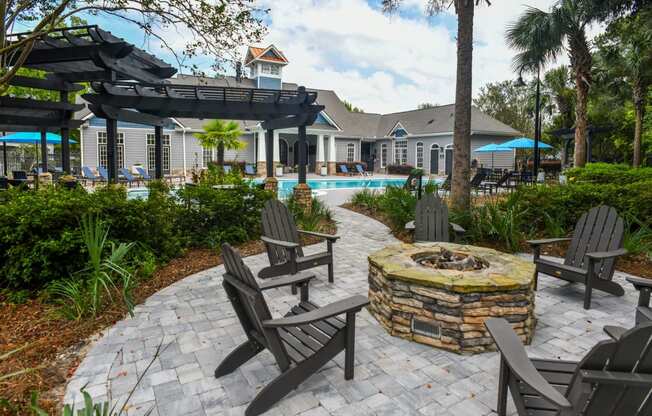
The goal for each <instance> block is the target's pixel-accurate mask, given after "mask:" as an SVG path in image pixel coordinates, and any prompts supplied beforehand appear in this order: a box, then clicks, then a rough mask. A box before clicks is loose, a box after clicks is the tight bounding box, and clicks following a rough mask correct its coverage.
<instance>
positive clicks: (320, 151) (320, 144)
mask: <svg viewBox="0 0 652 416" xmlns="http://www.w3.org/2000/svg"><path fill="white" fill-rule="evenodd" d="M324 162H325V159H324V135H323V134H320V135H318V136H317V160H316V161H315V173H316V174H317V175H321V168H322V166H324Z"/></svg>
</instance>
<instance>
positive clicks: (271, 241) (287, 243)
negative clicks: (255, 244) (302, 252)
mask: <svg viewBox="0 0 652 416" xmlns="http://www.w3.org/2000/svg"><path fill="white" fill-rule="evenodd" d="M260 239H261V240H263V242H264V243H267V244H271V245H273V246H279V247H283V248H287V249H291V248H298V247H299V244H297V243H292V242H290V241H281V240H274V239H273V238H269V237H265V236H264V235H263V236H261V237H260Z"/></svg>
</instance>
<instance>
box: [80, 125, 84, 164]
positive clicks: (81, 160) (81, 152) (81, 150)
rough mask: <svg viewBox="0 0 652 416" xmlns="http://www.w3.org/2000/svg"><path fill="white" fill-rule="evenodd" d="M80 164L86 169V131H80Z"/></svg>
mask: <svg viewBox="0 0 652 416" xmlns="http://www.w3.org/2000/svg"><path fill="white" fill-rule="evenodd" d="M79 163H80V164H81V167H82V168H83V167H84V130H82V129H79Z"/></svg>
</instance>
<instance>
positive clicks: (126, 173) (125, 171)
mask: <svg viewBox="0 0 652 416" xmlns="http://www.w3.org/2000/svg"><path fill="white" fill-rule="evenodd" d="M118 172H120V174H121V175H122V176H124V177H125V179H127V180H128V181H129V182H132V181H134V180H135V179H136V178H134V175H132V174H131V172H129V169H127V168H120V169H118Z"/></svg>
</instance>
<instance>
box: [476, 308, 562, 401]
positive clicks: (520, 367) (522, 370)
mask: <svg viewBox="0 0 652 416" xmlns="http://www.w3.org/2000/svg"><path fill="white" fill-rule="evenodd" d="M485 326H486V327H487V330H488V331H489V333H490V334H491V337H492V338H493V339H494V341H495V342H496V346H497V347H498V350H499V351H500V353H501V356H502V359H503V360H505V362H506V363H507V365H508V366H509V369H510V371H512V372H513V373H514V374H515V375H516V377H518V378H519V379H520V380H521V381H522V382H523V383H525V384H527V385H528V386H529V387H531V388H532V389H533V390H535V391H536V392H537V393H538V394H540V395H541V396H542V397H543V398H545V399H546V400H547V401H549V402H550V403H552V404H553V405H555V406H556V407H557V408H559V409H571V408H572V407H571V404H570V402H569V401H568V400H567V399H566V397H564V396H563V395H562V394H561V393H560V392H559V391H558V390H557V389H555V388H554V387H553V386H551V385H550V383H548V382H547V381H546V380H545V379H544V378H543V377H542V376H541V374H539V371H537V369H536V368H535V367H534V365H533V364H532V361H531V360H530V358H529V357H528V356H527V353H526V352H525V347H523V343H521V340H520V339H519V338H518V336H517V335H516V333H515V332H514V330H513V329H512V326H511V325H510V324H509V323H508V322H507V321H506V320H504V319H502V318H489V319H487V320H486V321H485Z"/></svg>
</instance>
